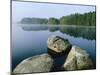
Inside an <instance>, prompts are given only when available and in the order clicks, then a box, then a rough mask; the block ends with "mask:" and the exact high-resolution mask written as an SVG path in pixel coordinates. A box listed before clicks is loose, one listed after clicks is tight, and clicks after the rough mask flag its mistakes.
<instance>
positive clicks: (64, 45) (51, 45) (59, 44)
mask: <svg viewBox="0 0 100 75" xmlns="http://www.w3.org/2000/svg"><path fill="white" fill-rule="evenodd" d="M47 46H48V53H50V54H51V55H56V54H58V55H60V54H63V53H68V52H69V51H70V49H71V44H70V43H69V41H68V40H67V39H64V38H62V37H60V36H55V35H52V36H50V37H49V38H48V40H47Z"/></svg>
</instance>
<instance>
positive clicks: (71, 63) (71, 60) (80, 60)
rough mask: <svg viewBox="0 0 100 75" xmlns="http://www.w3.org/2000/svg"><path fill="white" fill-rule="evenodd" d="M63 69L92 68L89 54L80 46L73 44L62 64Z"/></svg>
mask: <svg viewBox="0 0 100 75" xmlns="http://www.w3.org/2000/svg"><path fill="white" fill-rule="evenodd" d="M63 68H64V69H65V70H82V69H92V68H93V62H92V60H91V59H90V57H89V54H88V53H87V52H86V51H85V50H83V49H81V48H80V47H77V46H73V47H72V49H71V51H70V52H69V54H68V57H67V59H66V61H65V63H64V65H63Z"/></svg>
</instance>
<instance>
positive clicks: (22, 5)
mask: <svg viewBox="0 0 100 75" xmlns="http://www.w3.org/2000/svg"><path fill="white" fill-rule="evenodd" d="M90 11H95V6H86V5H68V4H50V3H34V2H20V1H19V2H18V1H12V21H20V20H21V19H22V18H24V17H36V18H49V17H55V18H60V17H62V16H66V15H70V14H74V13H86V12H90Z"/></svg>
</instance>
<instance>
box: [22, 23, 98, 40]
mask: <svg viewBox="0 0 100 75" xmlns="http://www.w3.org/2000/svg"><path fill="white" fill-rule="evenodd" d="M21 27H22V29H23V30H25V31H41V30H49V31H50V32H54V31H60V32H62V33H65V34H67V35H70V36H73V37H82V38H85V39H88V40H95V39H96V29H95V27H82V26H81V27H78V26H61V25H23V26H21Z"/></svg>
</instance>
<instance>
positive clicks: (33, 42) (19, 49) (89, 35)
mask: <svg viewBox="0 0 100 75" xmlns="http://www.w3.org/2000/svg"><path fill="white" fill-rule="evenodd" d="M51 35H57V36H61V37H63V38H65V39H68V40H69V41H70V43H71V44H72V45H77V46H79V47H81V48H83V49H85V50H86V51H87V52H88V53H89V54H90V57H91V58H92V60H93V62H94V63H96V41H95V40H96V31H95V27H88V26H87V27H84V26H75V25H73V26H70V25H66V26H61V25H55V26H53V25H49V26H48V25H28V24H26V25H24V24H12V50H11V52H12V54H11V55H12V70H13V69H14V68H15V67H16V66H17V65H18V64H19V63H20V62H21V61H22V60H24V59H25V58H28V57H30V56H34V55H38V54H42V53H47V50H48V49H47V39H48V37H49V36H51ZM54 60H55V67H56V69H55V70H53V71H60V69H58V68H59V67H61V65H62V64H63V62H64V60H65V56H63V57H58V58H54Z"/></svg>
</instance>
